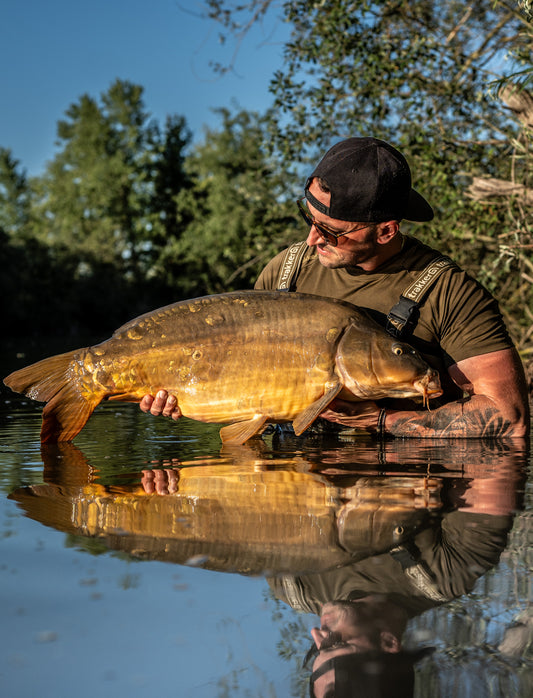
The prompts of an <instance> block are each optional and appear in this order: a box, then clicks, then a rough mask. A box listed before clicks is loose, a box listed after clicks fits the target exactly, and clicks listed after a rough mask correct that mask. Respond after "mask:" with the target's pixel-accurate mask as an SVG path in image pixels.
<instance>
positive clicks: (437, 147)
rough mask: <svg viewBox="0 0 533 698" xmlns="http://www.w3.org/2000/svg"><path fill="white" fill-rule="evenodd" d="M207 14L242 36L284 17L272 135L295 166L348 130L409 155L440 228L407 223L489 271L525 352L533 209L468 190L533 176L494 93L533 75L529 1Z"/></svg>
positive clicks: (256, 2) (302, 5) (224, 5)
mask: <svg viewBox="0 0 533 698" xmlns="http://www.w3.org/2000/svg"><path fill="white" fill-rule="evenodd" d="M205 8H206V15H208V16H209V17H210V18H211V19H213V20H216V21H218V22H219V24H220V26H221V31H222V33H223V35H224V36H225V37H226V39H228V38H230V37H233V39H234V40H235V41H242V40H243V35H244V34H245V33H246V31H247V30H248V29H249V28H250V26H251V24H252V23H253V22H258V21H263V22H266V21H268V20H269V17H270V16H271V15H272V13H276V12H277V13H279V14H281V15H282V17H283V18H284V20H285V21H286V22H288V23H289V24H290V28H291V35H290V39H289V41H288V42H287V43H286V44H285V46H284V52H283V59H284V60H283V66H282V68H281V69H279V70H278V71H277V72H276V73H275V74H274V76H273V79H272V82H271V91H272V93H273V97H274V105H273V109H272V114H273V117H274V118H273V119H272V122H271V134H272V137H271V143H272V144H273V145H274V146H275V147H277V148H278V149H279V151H280V152H282V153H283V154H284V155H285V157H286V158H287V162H288V163H294V162H300V163H303V162H308V161H310V160H314V159H316V158H317V157H318V155H319V154H320V153H321V152H322V151H323V150H324V149H325V148H326V147H328V146H329V145H331V144H332V142H334V141H336V140H339V139H340V138H343V137H347V136H365V135H374V136H377V137H380V138H383V139H385V140H388V141H389V142H391V143H392V144H394V145H395V146H397V147H398V148H399V149H400V150H402V152H404V153H405V155H406V156H407V158H408V160H409V162H410V164H411V168H412V171H413V175H414V183H415V186H416V187H417V188H418V189H420V190H421V191H422V192H423V193H424V195H425V196H426V197H427V198H428V199H429V201H430V202H431V203H432V205H433V207H434V209H435V211H436V216H435V220H434V221H433V222H432V223H430V224H428V225H424V226H414V227H411V228H409V226H408V225H407V224H404V230H406V231H407V232H414V234H416V235H417V236H419V237H422V238H423V239H424V240H425V241H426V242H428V243H430V244H434V245H435V246H437V247H438V248H439V249H440V250H441V251H442V252H444V253H446V254H450V255H451V256H453V257H454V258H455V259H457V261H458V262H459V263H461V264H462V265H463V266H464V267H465V268H466V269H467V270H468V271H470V272H471V273H472V274H473V275H474V276H476V277H478V278H480V279H481V280H482V281H483V282H484V283H485V284H486V285H487V286H488V287H489V288H490V289H491V290H492V291H493V292H494V293H495V294H496V295H497V297H498V298H499V300H500V301H501V305H502V306H503V308H504V310H505V312H506V315H507V319H508V322H509V325H510V327H511V331H512V333H513V335H514V337H515V339H516V340H517V341H519V343H520V345H521V347H522V348H523V349H524V350H526V344H529V343H530V339H531V332H530V331H529V330H530V328H531V325H532V323H531V318H533V315H532V314H531V313H532V312H533V296H532V293H531V291H530V290H529V289H530V287H528V289H524V277H523V273H524V266H527V256H528V255H529V252H528V250H530V249H531V248H530V244H531V242H532V240H531V225H532V223H531V214H530V213H529V212H526V216H525V217H524V216H523V215H522V213H523V212H522V213H520V212H517V211H516V210H514V211H513V212H512V213H510V210H509V209H508V208H506V207H505V206H502V205H501V204H500V205H498V203H496V202H494V201H491V202H490V204H489V205H486V203H484V202H477V201H473V200H472V199H470V198H469V197H468V196H467V190H468V187H469V184H470V182H471V181H472V177H474V176H479V175H481V174H482V175H484V176H487V175H488V176H491V177H501V178H504V179H512V180H513V181H516V180H517V179H519V178H522V180H523V183H524V184H526V182H527V178H528V177H529V173H530V165H529V164H528V152H527V151H528V148H527V147H526V149H525V150H524V148H523V147H521V148H519V151H517V149H516V147H515V146H516V142H517V138H518V137H519V128H518V127H517V124H516V121H515V120H514V119H513V118H510V115H509V112H508V111H506V110H505V109H503V108H502V104H501V102H500V101H499V100H498V99H495V92H496V91H495V89H494V87H495V86H498V85H499V84H501V81H502V80H503V81H505V80H514V82H515V84H519V85H521V86H522V87H523V86H524V84H525V83H526V81H527V79H528V76H530V75H531V69H532V65H533V43H532V42H531V38H532V32H531V4H530V0H523V1H522V2H521V3H516V2H514V1H512V0H480V1H479V2H476V3H466V4H465V3H464V2H459V0H446V1H445V2H442V1H441V0H417V1H416V2H412V1H410V0H296V1H293V0H284V1H283V2H281V3H279V2H274V0H243V1H242V2H238V3H236V2H233V1H232V0H206V2H205ZM522 146H523V143H522ZM518 152H520V157H517V154H518ZM515 209H516V207H515ZM465 243H466V244H465ZM524 304H525V305H524ZM524 307H525V308H526V311H525V312H524Z"/></svg>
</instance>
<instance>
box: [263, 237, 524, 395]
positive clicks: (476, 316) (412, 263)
mask: <svg viewBox="0 0 533 698" xmlns="http://www.w3.org/2000/svg"><path fill="white" fill-rule="evenodd" d="M440 256H441V255H440V253H439V252H437V251H436V250H434V249H432V248H430V247H428V246H427V245H424V244H423V243H421V242H420V241H419V240H416V239H415V238H412V237H408V236H404V245H403V247H402V250H401V252H400V253H399V254H398V255H396V256H395V257H393V258H392V259H390V260H388V261H387V262H385V263H384V264H383V265H381V266H380V267H378V269H376V270H375V271H371V272H367V271H364V270H362V269H359V268H357V267H355V268H351V269H328V268H327V267H324V266H323V265H322V264H321V263H320V260H319V258H318V255H317V253H316V248H314V247H312V248H309V249H308V250H307V251H306V253H305V255H304V258H303V261H302V266H301V269H300V272H299V274H298V277H297V279H296V284H295V288H294V290H295V291H298V292H300V293H310V294H313V295H319V296H326V297H330V298H338V299H340V300H344V301H348V302H350V303H353V304H354V305H357V306H359V307H361V308H364V309H366V310H368V311H369V313H370V314H371V315H372V316H373V317H374V319H375V320H376V321H377V322H378V323H379V324H380V325H382V326H383V327H385V325H386V318H387V314H388V313H389V311H390V310H391V308H393V306H394V305H396V303H397V302H398V300H399V298H400V295H401V294H402V292H403V291H404V290H406V289H407V287H408V286H409V285H410V284H411V283H412V282H413V281H414V280H415V279H417V277H418V276H419V275H420V273H421V272H422V271H423V270H424V269H425V268H426V267H427V265H428V264H429V263H430V262H431V261H433V260H434V259H436V258H437V257H440ZM284 258H285V251H283V252H281V253H280V254H278V255H277V256H276V257H274V259H272V260H271V261H270V262H269V263H268V264H267V266H266V267H265V269H264V270H263V271H262V272H261V274H260V276H259V278H258V280H257V282H256V285H255V288H256V289H258V290H274V289H275V288H276V286H277V281H278V276H279V272H280V268H281V265H282V263H283V260H284ZM407 341H408V342H409V343H410V344H412V345H413V346H414V347H415V348H416V349H418V350H419V351H420V353H421V354H422V355H423V356H424V358H425V359H426V361H427V362H428V363H429V364H430V365H431V366H433V367H434V368H436V369H437V370H439V372H440V373H441V377H442V376H443V375H445V374H446V373H447V371H446V369H447V368H448V367H449V366H451V365H452V364H455V363H457V362H458V361H461V360H463V359H468V358H471V357H473V356H479V355H480V354H488V353H490V352H493V351H498V350H500V349H508V348H510V347H512V346H513V345H512V341H511V339H510V337H509V335H508V333H507V330H506V327H505V323H504V321H503V318H502V316H501V313H500V311H499V308H498V304H497V302H496V301H495V299H494V298H493V297H492V296H491V295H490V293H489V292H488V291H487V290H486V289H485V288H483V286H481V284H479V283H478V282H477V281H475V280H474V279H473V278H472V277H470V276H469V275H468V274H467V273H466V272H464V271H463V270H462V269H460V268H459V267H455V266H452V267H450V268H448V269H446V271H444V272H443V273H442V274H441V275H440V276H439V277H438V279H437V280H436V282H435V283H434V285H433V286H432V287H431V288H430V290H429V292H428V293H427V295H426V298H425V299H424V300H423V302H422V305H421V306H420V318H419V320H418V323H417V326H416V328H415V331H414V334H413V336H412V337H411V338H410V339H408V340H407ZM443 387H444V388H445V391H446V392H448V391H447V390H446V388H449V389H451V386H444V385H443ZM451 398H452V395H449V394H448V399H451Z"/></svg>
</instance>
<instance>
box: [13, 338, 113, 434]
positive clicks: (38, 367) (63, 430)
mask: <svg viewBox="0 0 533 698" xmlns="http://www.w3.org/2000/svg"><path fill="white" fill-rule="evenodd" d="M78 351H79V350H76V351H70V352H67V353H65V354H57V355H56V356H51V357H50V358H48V359H43V360H42V361H38V362H37V363H35V364H31V365H30V366H26V367H25V368H21V369H20V370H18V371H14V372H13V373H11V374H10V375H9V376H7V378H4V383H5V384H6V385H7V386H8V388H11V390H13V391H15V392H16V393H23V394H24V395H27V396H28V397H30V398H31V399H32V400H38V401H39V402H46V403H47V404H46V407H45V408H44V410H43V424H42V428H41V442H42V443H57V442H58V441H72V439H73V438H74V437H75V436H76V435H77V434H78V433H79V432H80V431H81V429H82V428H83V426H84V425H85V423H86V422H87V420H88V419H89V417H90V416H91V414H92V412H93V411H94V409H95V407H96V406H97V405H98V404H99V403H100V402H101V400H102V397H103V395H102V394H98V393H95V394H94V395H91V396H88V397H84V396H83V395H82V394H81V393H80V392H79V389H78V386H77V384H76V382H75V381H72V378H71V377H70V376H69V372H68V369H69V366H70V364H71V362H72V360H73V358H74V355H75V354H78Z"/></svg>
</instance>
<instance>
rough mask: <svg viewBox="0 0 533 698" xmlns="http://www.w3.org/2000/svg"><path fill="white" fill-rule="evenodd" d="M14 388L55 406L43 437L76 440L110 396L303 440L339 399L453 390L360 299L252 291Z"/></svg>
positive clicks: (45, 368)
mask: <svg viewBox="0 0 533 698" xmlns="http://www.w3.org/2000/svg"><path fill="white" fill-rule="evenodd" d="M4 383H5V384H6V385H7V386H9V387H10V388H11V389H12V390H14V391H15V392H19V393H24V394H25V395H27V396H28V397H30V398H32V399H33V400H38V401H41V402H45V403H46V406H45V407H44V410H43V424H42V429H41V441H42V442H43V443H46V442H49V443H54V442H57V441H71V440H72V439H74V437H75V436H76V435H77V434H78V433H79V432H80V431H81V429H82V428H83V427H84V425H85V424H86V422H87V420H88V419H89V417H90V416H91V414H92V413H93V411H94V409H95V408H96V406H97V405H98V404H99V403H100V402H101V401H102V400H106V399H108V400H122V401H126V402H140V400H141V398H142V397H143V396H144V395H146V394H148V393H150V394H152V395H155V394H156V393H157V391H158V390H160V389H163V390H167V391H168V392H169V393H171V394H173V395H175V396H176V398H177V400H178V406H179V408H180V410H181V412H182V414H183V415H184V416H186V417H190V418H191V419H195V420H198V421H200V422H214V423H221V424H224V423H225V424H227V426H224V427H222V429H221V430H220V436H221V439H222V441H223V442H226V443H234V444H242V443H244V442H245V441H247V440H248V439H249V438H250V437H252V436H254V435H255V434H260V433H261V432H262V431H263V430H264V428H265V425H266V424H268V423H279V422H292V424H293V427H294V430H295V433H296V434H298V435H299V434H302V433H303V432H304V431H305V430H306V429H307V428H308V427H309V426H310V425H311V424H312V423H313V422H314V421H315V419H316V418H317V417H318V416H319V415H320V413H321V412H323V411H324V410H325V409H326V408H327V406H328V405H329V403H330V402H331V401H332V400H333V399H334V398H335V397H341V398H343V399H345V400H352V401H358V400H377V399H380V398H385V397H403V398H405V397H407V398H412V397H417V396H418V397H420V396H422V398H423V400H424V402H425V403H426V402H427V399H428V397H434V396H438V395H441V394H442V391H441V387H440V382H439V376H438V373H437V372H436V371H434V370H433V369H431V368H430V367H429V366H428V365H427V364H426V363H425V361H423V359H422V358H421V357H420V356H419V354H418V353H417V352H416V351H415V350H414V349H412V348H411V347H410V346H409V345H407V344H404V343H402V342H398V341H397V340H396V339H394V338H393V337H391V336H390V335H388V334H387V333H386V332H385V330H383V329H382V328H381V327H379V326H378V325H377V324H376V323H375V322H374V321H373V320H371V319H370V318H369V317H368V316H367V315H366V314H365V313H364V312H363V311H361V310H359V309H358V308H356V307H355V306H353V305H351V304H350V303H345V302H343V301H338V300H334V299H327V298H321V297H319V296H312V295H306V294H301V293H284V292H279V291H240V292H233V293H222V294H218V295H212V296H205V297H203V298H196V299H193V300H187V301H181V302H179V303H174V304H173V305H168V306H166V307H164V308H160V309H159V310H155V311H153V312H151V313H147V314H145V315H142V316H140V317H138V318H136V319H135V320H131V321H130V322H128V323H127V324H126V325H123V326H122V327H121V328H120V329H118V330H117V331H116V332H115V333H114V334H113V336H112V337H111V338H110V339H108V340H106V341H105V342H102V343H101V344H97V345H96V346H94V347H88V348H85V349H78V350H75V351H71V352H68V353H66V354H58V355H57V356H52V357H50V358H48V359H43V360H42V361H39V362H37V363H35V364H32V365H31V366H27V367H26V368H23V369H20V370H19V371H14V372H13V373H11V374H10V375H9V376H8V377H7V378H5V380H4Z"/></svg>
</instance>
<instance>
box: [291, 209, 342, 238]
mask: <svg viewBox="0 0 533 698" xmlns="http://www.w3.org/2000/svg"><path fill="white" fill-rule="evenodd" d="M298 210H299V211H300V213H301V215H302V218H303V219H304V221H305V222H306V223H307V225H309V226H312V225H314V226H315V228H316V229H317V230H318V232H319V233H320V235H321V237H323V238H324V240H325V241H326V242H327V243H328V244H329V245H331V246H332V247H336V246H337V238H336V237H335V236H334V235H333V234H332V233H330V232H329V231H327V230H325V229H324V228H323V227H322V226H321V225H320V224H319V223H317V222H316V221H315V220H314V218H313V217H312V216H311V214H310V213H309V211H307V210H306V209H305V206H304V205H303V204H301V203H300V202H298Z"/></svg>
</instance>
